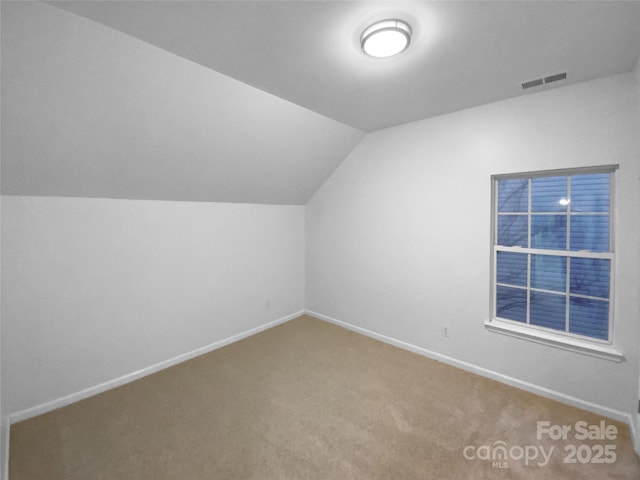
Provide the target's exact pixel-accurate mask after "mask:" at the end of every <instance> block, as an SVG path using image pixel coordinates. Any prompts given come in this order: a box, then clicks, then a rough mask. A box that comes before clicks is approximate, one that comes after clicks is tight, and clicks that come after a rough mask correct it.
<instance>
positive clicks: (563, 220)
mask: <svg viewBox="0 0 640 480" xmlns="http://www.w3.org/2000/svg"><path fill="white" fill-rule="evenodd" d="M531 247H533V248H552V249H556V250H565V249H566V248H567V216H566V215H531Z"/></svg>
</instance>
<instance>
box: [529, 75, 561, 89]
mask: <svg viewBox="0 0 640 480" xmlns="http://www.w3.org/2000/svg"><path fill="white" fill-rule="evenodd" d="M566 79H567V72H562V73H556V74H554V75H549V76H547V77H543V78H536V79H534V80H529V81H526V82H522V83H521V85H522V89H523V90H526V89H528V88H533V87H540V86H542V85H547V84H548V83H553V82H559V81H560V80H566Z"/></svg>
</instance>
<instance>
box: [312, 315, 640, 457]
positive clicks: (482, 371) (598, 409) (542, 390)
mask: <svg viewBox="0 0 640 480" xmlns="http://www.w3.org/2000/svg"><path fill="white" fill-rule="evenodd" d="M305 313H306V314H307V315H310V316H312V317H315V318H317V319H319V320H324V321H326V322H329V323H333V324H335V325H338V326H340V327H343V328H346V329H348V330H352V331H354V332H356V333H361V334H363V335H366V336H367V337H371V338H374V339H376V340H379V341H381V342H384V343H388V344H389V345H393V346H396V347H399V348H402V349H404V350H408V351H410V352H413V353H417V354H418V355H422V356H424V357H427V358H431V359H433V360H437V361H440V362H442V363H446V364H448V365H451V366H453V367H457V368H460V369H462V370H466V371H468V372H471V373H475V374H477V375H480V376H483V377H487V378H490V379H492V380H496V381H498V382H501V383H505V384H507V385H510V386H512V387H516V388H519V389H521V390H525V391H527V392H531V393H535V394H536V395H540V396H542V397H545V398H550V399H552V400H557V401H558V402H561V403H565V404H567V405H571V406H572V407H576V408H581V409H583V410H587V411H589V412H593V413H595V414H598V415H602V416H604V417H608V418H611V419H613V420H618V421H620V422H623V423H626V424H628V425H629V429H630V433H631V438H632V440H633V443H634V449H635V451H636V453H637V454H638V455H639V456H640V438H638V433H640V432H637V429H636V425H635V421H634V420H635V419H634V418H633V416H632V415H631V414H629V413H627V412H623V411H620V410H615V409H612V408H609V407H605V406H604V405H599V404H597V403H593V402H588V401H586V400H582V399H580V398H577V397H573V396H571V395H566V394H564V393H561V392H557V391H555V390H551V389H549V388H546V387H542V386H540V385H535V384H533V383H529V382H525V381H523V380H519V379H517V378H513V377H509V376H507V375H503V374H502V373H499V372H496V371H493V370H489V369H486V368H482V367H479V366H477V365H473V364H471V363H467V362H463V361H461V360H457V359H455V358H453V357H449V356H447V355H442V354H440V353H436V352H433V351H431V350H427V349H426V348H422V347H418V346H417V345H413V344H411V343H407V342H403V341H402V340H397V339H395V338H391V337H387V336H386V335H382V334H380V333H376V332H373V331H371V330H367V329H366V328H362V327H359V326H357V325H353V324H350V323H347V322H343V321H341V320H337V319H335V318H332V317H328V316H327V315H322V314H321V313H317V312H313V311H311V310H305Z"/></svg>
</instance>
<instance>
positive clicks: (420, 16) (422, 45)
mask: <svg viewBox="0 0 640 480" xmlns="http://www.w3.org/2000/svg"><path fill="white" fill-rule="evenodd" d="M55 5H56V6H58V7H59V8H63V9H67V10H69V11H73V12H75V13H78V14H79V15H83V16H86V17H87V18H91V19H93V20H96V21H98V22H101V23H104V24H105V25H109V26H111V27H113V28H116V29H118V30H121V31H123V32H125V33H127V34H129V35H132V36H135V37H137V38H140V39H142V40H144V41H146V42H149V43H151V44H154V45H157V46H159V47H162V48H164V49H166V50H168V51H171V52H174V53H177V54H178V55H181V56H183V57H185V58H189V59H191V60H193V61H195V62H197V63H200V64H202V65H205V66H207V67H210V68H212V69H213V70H216V71H218V72H221V73H224V74H226V75H229V76H231V77H233V78H236V79H238V80H240V81H242V82H245V83H248V84H249V85H253V86H255V87H258V88H260V89H262V90H264V91H267V92H271V93H273V94H275V95H277V96H279V97H281V98H285V99H287V100H289V101H292V102H294V103H296V104H298V105H302V106H303V107H306V108H309V109H311V110H313V111H316V112H319V113H321V114H323V115H326V116H328V117H330V118H333V119H335V120H338V121H340V122H343V123H345V124H348V125H351V126H353V127H356V128H359V129H362V130H366V131H372V130H376V129H379V128H384V127H389V126H393V125H397V124H400V123H406V122H410V121H413V120H419V119H423V118H427V117H432V116H434V115H438V114H442V113H447V112H452V111H455V110H460V109H463V108H468V107H472V106H475V105H481V104H486V103H490V102H493V101H496V100H502V99H506V98H510V97H514V96H517V95H521V94H523V93H524V92H523V91H522V89H521V87H520V83H521V82H523V81H526V80H530V79H533V78H538V77H541V76H544V75H550V74H554V73H557V72H564V71H568V72H569V77H568V80H567V81H566V82H564V84H567V83H572V82H580V81H584V80H590V79H594V78H598V77H602V76H606V75H611V74H615V73H622V72H630V71H631V70H633V66H634V62H635V60H636V59H637V58H638V55H640V2H637V1H631V2H628V1H627V2H616V1H604V2H603V1H555V2H554V1H506V2H505V1H497V2H495V1H494V2H492V1H409V2H407V1H325V0H320V1H308V0H302V1H278V0H276V1H262V0H258V1H195V2H194V1H186V2H185V1H163V0H160V1H155V0H154V1H133V2H132V1H126V2H122V1H100V2H91V1H63V2H55ZM386 18H401V19H403V20H406V21H407V22H408V23H409V24H410V25H411V27H412V29H413V38H412V43H411V46H410V48H409V49H408V50H407V51H406V52H404V53H403V54H402V55H400V56H398V57H395V58H392V59H386V60H379V59H372V58H368V57H366V56H365V55H363V54H362V52H361V51H360V44H359V37H360V34H361V32H362V31H363V30H364V28H365V27H366V26H368V25H369V24H370V23H372V22H373V21H376V20H382V19H386Z"/></svg>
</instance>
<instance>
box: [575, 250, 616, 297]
mask: <svg viewBox="0 0 640 480" xmlns="http://www.w3.org/2000/svg"><path fill="white" fill-rule="evenodd" d="M610 266H611V265H610V261H609V260H606V259H600V258H572V259H571V293H578V294H580V295H589V296H591V297H602V298H609V269H610Z"/></svg>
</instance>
